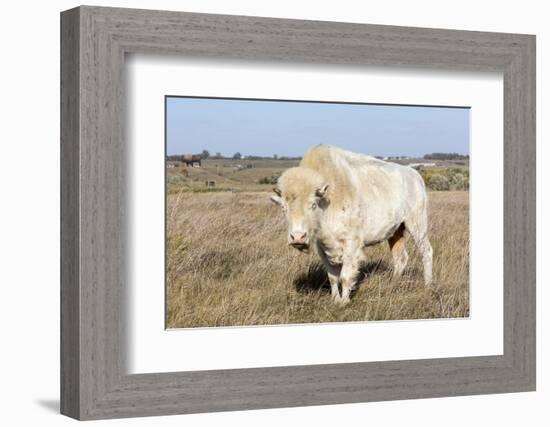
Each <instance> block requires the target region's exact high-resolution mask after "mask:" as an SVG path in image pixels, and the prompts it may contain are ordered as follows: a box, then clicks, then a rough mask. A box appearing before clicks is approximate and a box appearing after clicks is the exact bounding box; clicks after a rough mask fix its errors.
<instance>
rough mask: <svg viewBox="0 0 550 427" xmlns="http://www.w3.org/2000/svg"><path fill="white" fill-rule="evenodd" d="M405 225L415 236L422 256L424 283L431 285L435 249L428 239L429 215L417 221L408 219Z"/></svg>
mask: <svg viewBox="0 0 550 427" xmlns="http://www.w3.org/2000/svg"><path fill="white" fill-rule="evenodd" d="M405 226H406V227H407V230H408V231H409V233H411V236H413V239H414V243H415V244H416V247H417V248H418V251H419V252H420V255H421V256H422V264H423V265H424V283H425V284H426V286H429V285H431V283H432V263H433V249H432V245H431V244H430V240H429V239H428V221H427V215H426V214H424V215H422V216H421V217H420V218H418V220H417V221H406V222H405Z"/></svg>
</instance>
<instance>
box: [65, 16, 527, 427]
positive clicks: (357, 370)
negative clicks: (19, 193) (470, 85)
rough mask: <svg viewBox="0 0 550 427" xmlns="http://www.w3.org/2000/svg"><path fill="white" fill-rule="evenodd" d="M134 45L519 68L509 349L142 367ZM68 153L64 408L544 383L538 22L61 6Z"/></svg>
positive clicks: (384, 396)
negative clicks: (449, 26) (538, 319)
mask: <svg viewBox="0 0 550 427" xmlns="http://www.w3.org/2000/svg"><path fill="white" fill-rule="evenodd" d="M129 52H142V53H143V52H150V53H169V54H178V55H186V56H193V57H215V58H244V59H261V60H273V61H292V62H294V63H326V64H343V65H350V66H357V65H364V64H376V65H391V66H396V67H399V66H417V67H432V68H444V69H450V70H493V71H501V72H503V75H504V170H505V176H504V231H503V232H504V337H503V338H504V354H503V355H500V356H484V357H464V358H445V359H426V360H409V361H387V362H369V363H345V364H331V365H313V366H290V367H271V368H259V369H233V370H218V371H202V372H198V371H193V372H176V373H156V374H136V375H128V374H127V373H126V370H125V360H126V359H125V357H126V355H125V347H126V346H125V340H126V334H125V329H126V325H125V321H124V320H125V280H126V279H125V278H126V277H127V274H126V273H127V271H126V269H127V265H126V257H125V253H126V249H127V248H126V234H127V230H126V225H125V210H126V203H125V200H126V199H125V191H126V185H125V179H126V175H125V170H126V164H125V159H126V157H125V150H126V147H125V139H124V119H125V115H124V102H125V94H124V88H125V86H124V56H125V54H126V53H129ZM61 165H62V168H61V412H62V413H63V414H66V415H68V416H71V417H74V418H77V419H99V418H115V417H132V416H147V415H165V414H182V413H194V412H212V411H228V410H243V409H257V408H275V407H291V406H304V405H326V404H337V403H348V402H365V401H380V400H390V399H411V398H424V397H436V396H457V395H467V394H482V393H503V392H518V391H529V390H534V389H535V37H534V36H531V35H519V34H498V33H485V32H470V31H451V30H440V29H425V28H407V27H392V26H379V25H360V24H348V23H335V22H315V21H301V20H286V19H269V18H256V17H244V16H223V15H209V14H196V13H181V12H164V11H148V10H133V9H115V8H102V7H88V6H83V7H79V8H76V9H71V10H68V11H65V12H62V14H61ZM488 245H489V247H488V250H491V248H490V243H488Z"/></svg>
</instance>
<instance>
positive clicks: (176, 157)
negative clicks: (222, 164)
mask: <svg viewBox="0 0 550 427" xmlns="http://www.w3.org/2000/svg"><path fill="white" fill-rule="evenodd" d="M196 155H197V156H200V157H201V159H208V158H210V159H221V160H223V159H233V160H241V159H245V160H302V158H301V157H290V156H279V155H277V154H274V155H273V156H243V155H242V154H241V153H240V152H238V151H237V152H236V153H235V154H233V155H232V156H224V155H222V153H220V152H219V151H218V152H216V153H215V154H214V155H212V154H210V152H209V151H208V150H202V152H201V153H200V154H196ZM166 159H167V160H169V161H172V162H181V161H183V159H184V154H171V155H169V156H166Z"/></svg>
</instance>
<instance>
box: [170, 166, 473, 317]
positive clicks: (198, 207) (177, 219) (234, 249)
mask: <svg viewBox="0 0 550 427" xmlns="http://www.w3.org/2000/svg"><path fill="white" fill-rule="evenodd" d="M285 166H286V167H288V165H285ZM189 169H192V168H189ZM191 172H192V173H194V174H207V173H209V172H208V170H206V171H205V170H204V169H197V170H193V171H191ZM241 172H247V173H248V174H251V173H253V172H252V171H246V170H244V171H241ZM231 173H233V172H231ZM239 173H240V172H239ZM239 173H237V172H235V174H237V175H238V174H239ZM262 174H263V173H260V174H259V175H258V176H260V175H262ZM169 176H170V175H169ZM248 178H250V177H248ZM256 178H257V177H254V180H255V179H256ZM228 180H229V181H228ZM222 181H224V182H226V183H227V182H229V183H230V184H231V185H233V184H232V183H233V182H236V181H237V180H235V179H229V178H228V177H224V176H223V174H222V175H219V179H218V182H222ZM196 182H197V183H198V182H202V178H201V179H197V181H196ZM249 182H254V181H250V179H249ZM180 184H181V183H180ZM185 185H187V184H185ZM185 185H183V186H181V185H180V187H179V188H178V187H175V188H172V189H171V188H170V186H169V190H168V195H167V198H168V199H167V260H166V263H167V326H168V327H169V328H187V327H211V326H239V325H269V324H289V323H317V322H344V321H365V320H393V319H428V318H454V317H467V316H468V315H469V265H468V264H469V263H468V261H469V225H468V217H469V215H468V212H469V192H468V191H441V192H430V193H429V198H430V239H431V243H432V246H433V249H434V283H433V285H432V286H431V287H430V288H426V287H425V286H424V284H423V280H422V266H421V263H420V260H419V257H418V254H417V252H416V251H415V249H414V246H413V244H412V242H411V241H410V239H408V242H407V249H408V251H409V256H410V260H409V264H408V267H407V269H406V270H405V273H404V275H403V277H402V278H400V279H398V280H395V281H392V280H391V279H390V277H391V257H390V252H389V249H388V245H387V244H386V243H383V244H379V245H377V246H374V247H371V248H370V249H369V255H370V256H369V262H368V263H367V264H366V265H364V267H363V273H364V278H363V279H362V280H361V282H360V284H359V286H358V288H357V291H356V292H355V294H354V295H353V297H352V301H351V303H350V304H348V305H346V306H344V307H342V306H338V305H336V304H334V303H332V301H331V299H330V286H329V285H328V281H327V279H326V274H325V273H324V271H323V269H322V267H321V265H320V263H319V262H318V257H317V255H316V254H315V253H312V254H309V255H306V254H303V253H300V252H298V251H297V250H295V249H292V248H290V247H289V246H288V245H287V243H286V233H287V226H286V223H285V219H284V217H283V214H282V212H281V210H280V209H279V208H278V207H277V206H275V205H273V203H271V202H270V201H269V193H268V192H267V191H265V190H267V189H268V188H271V187H272V186H256V185H252V184H251V185H252V187H254V188H253V190H255V191H254V192H252V191H246V188H244V189H243V191H233V192H230V191H219V192H208V193H200V192H193V191H184V187H185ZM228 185H229V184H228ZM229 186H230V185H229ZM258 189H260V190H261V189H263V190H264V191H258Z"/></svg>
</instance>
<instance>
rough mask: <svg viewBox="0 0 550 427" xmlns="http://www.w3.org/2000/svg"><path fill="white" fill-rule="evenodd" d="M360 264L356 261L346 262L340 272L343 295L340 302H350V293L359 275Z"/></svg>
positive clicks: (343, 303)
mask: <svg viewBox="0 0 550 427" xmlns="http://www.w3.org/2000/svg"><path fill="white" fill-rule="evenodd" d="M359 274H360V271H359V265H358V264H357V263H356V262H348V263H344V265H343V266H342V272H341V273H340V284H341V285H342V295H341V296H340V299H339V300H338V302H339V303H340V304H342V305H345V304H347V303H349V302H350V294H351V291H352V290H353V288H354V287H355V284H356V283H357V277H358V276H359Z"/></svg>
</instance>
